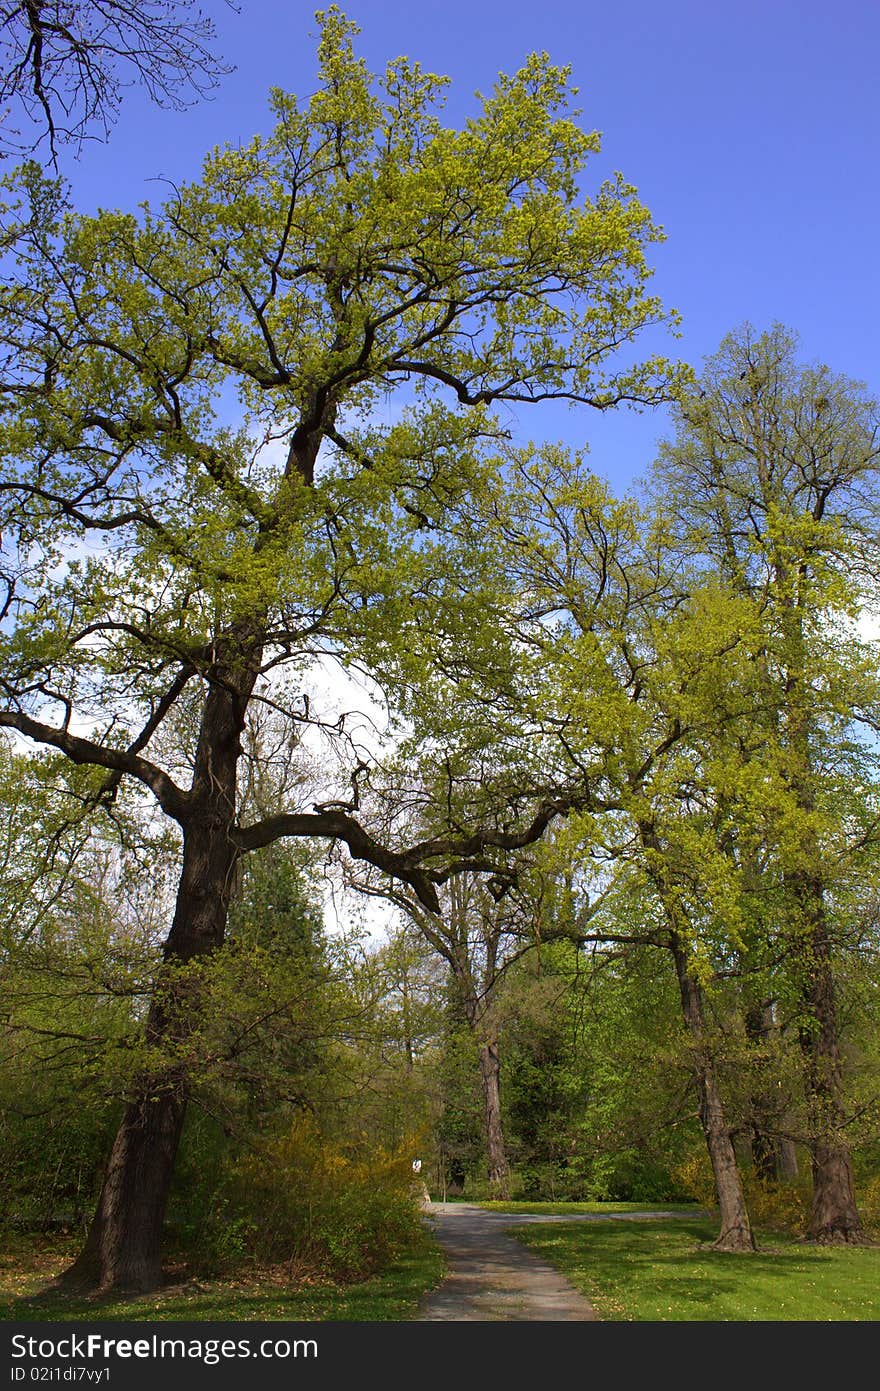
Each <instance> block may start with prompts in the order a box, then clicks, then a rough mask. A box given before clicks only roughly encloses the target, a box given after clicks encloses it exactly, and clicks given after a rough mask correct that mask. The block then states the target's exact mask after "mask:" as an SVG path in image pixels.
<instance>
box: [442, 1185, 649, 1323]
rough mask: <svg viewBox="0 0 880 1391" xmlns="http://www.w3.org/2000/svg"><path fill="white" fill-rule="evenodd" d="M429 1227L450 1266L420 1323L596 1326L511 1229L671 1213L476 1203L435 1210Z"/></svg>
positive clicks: (592, 1314)
mask: <svg viewBox="0 0 880 1391" xmlns="http://www.w3.org/2000/svg"><path fill="white" fill-rule="evenodd" d="M425 1212H426V1217H427V1220H428V1222H429V1224H430V1226H431V1227H432V1229H433V1231H434V1235H435V1236H436V1238H437V1240H438V1241H439V1243H440V1245H441V1246H442V1247H443V1249H444V1251H445V1252H446V1255H447V1258H448V1265H449V1269H448V1274H447V1276H446V1279H445V1280H444V1281H443V1283H442V1284H441V1285H440V1286H439V1288H438V1289H436V1290H434V1291H433V1292H432V1293H431V1294H429V1295H428V1296H427V1298H426V1299H425V1300H424V1301H423V1303H422V1307H421V1312H420V1313H419V1319H420V1320H421V1321H422V1322H425V1321H433V1320H438V1319H480V1320H500V1319H517V1320H521V1319H541V1320H554V1321H560V1320H580V1321H582V1322H587V1321H590V1320H595V1319H596V1317H597V1315H596V1311H595V1309H594V1308H593V1306H592V1304H590V1303H589V1302H588V1301H587V1300H586V1299H585V1298H584V1296H583V1295H582V1294H581V1293H580V1291H579V1290H576V1289H575V1287H574V1285H572V1284H571V1282H570V1281H569V1280H567V1279H566V1278H565V1276H564V1275H561V1274H560V1273H559V1271H558V1270H555V1269H554V1267H553V1266H551V1265H547V1263H546V1261H542V1260H540V1259H539V1258H538V1257H537V1256H535V1255H533V1253H532V1252H531V1251H529V1250H527V1249H526V1247H525V1246H522V1245H520V1243H519V1242H518V1241H516V1240H514V1238H513V1237H512V1236H509V1235H508V1231H507V1229H509V1228H510V1227H515V1226H520V1225H521V1224H524V1223H529V1222H606V1221H608V1219H609V1218H614V1220H615V1221H624V1222H625V1221H638V1220H639V1219H640V1218H645V1217H671V1216H674V1215H675V1214H673V1213H669V1212H659V1211H658V1212H637V1213H626V1212H618V1213H608V1214H607V1215H606V1214H604V1213H591V1212H590V1213H587V1212H579V1213H573V1214H571V1215H570V1216H559V1215H556V1214H554V1215H553V1216H547V1215H545V1214H542V1213H516V1214H512V1213H509V1212H487V1211H486V1210H485V1208H481V1207H477V1206H476V1205H475V1204H474V1203H448V1204H446V1203H431V1204H430V1205H429V1206H428V1207H427V1208H426V1209H425Z"/></svg>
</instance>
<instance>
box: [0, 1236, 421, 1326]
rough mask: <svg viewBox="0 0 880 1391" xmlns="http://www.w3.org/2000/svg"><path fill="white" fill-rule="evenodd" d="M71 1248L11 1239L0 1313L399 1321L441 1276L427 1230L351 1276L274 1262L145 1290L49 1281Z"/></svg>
mask: <svg viewBox="0 0 880 1391" xmlns="http://www.w3.org/2000/svg"><path fill="white" fill-rule="evenodd" d="M72 1254H73V1249H72V1247H71V1246H70V1244H69V1243H67V1242H64V1241H59V1240H58V1239H57V1238H56V1239H52V1240H48V1239H42V1238H37V1239H34V1240H32V1241H30V1242H28V1241H24V1240H21V1239H19V1240H17V1241H16V1242H15V1243H14V1244H11V1245H7V1247H6V1248H5V1249H4V1250H3V1251H2V1253H0V1320H5V1321H8V1320H23V1321H24V1320H37V1321H40V1320H63V1321H66V1320H72V1319H77V1320H79V1319H85V1318H90V1319H107V1320H118V1319H123V1320H129V1321H145V1322H152V1321H156V1320H161V1321H163V1322H164V1321H165V1320H169V1321H174V1320H184V1321H186V1320H191V1321H192V1322H198V1321H200V1320H230V1321H238V1320H243V1319H249V1320H256V1321H273V1322H274V1321H276V1320H279V1319H283V1320H285V1321H290V1322H294V1323H298V1322H304V1321H309V1322H311V1321H315V1322H325V1321H327V1320H334V1319H335V1320H340V1321H345V1322H352V1323H360V1322H386V1321H393V1322H401V1321H404V1320H408V1319H412V1318H414V1317H415V1314H416V1312H417V1309H418V1305H419V1301H420V1300H421V1298H422V1296H423V1295H424V1294H425V1293H426V1291H427V1290H430V1289H433V1288H434V1287H435V1285H437V1284H438V1283H439V1281H440V1279H441V1277H442V1274H443V1269H444V1263H443V1256H442V1254H441V1252H440V1251H439V1250H438V1249H437V1247H436V1246H435V1244H434V1243H433V1242H432V1241H431V1239H430V1237H429V1236H428V1234H427V1233H424V1234H423V1236H422V1237H421V1239H420V1241H419V1244H418V1246H417V1247H415V1248H414V1249H413V1250H412V1252H410V1253H409V1254H408V1255H406V1256H404V1257H402V1258H401V1259H400V1260H399V1261H398V1262H397V1263H396V1265H395V1266H394V1268H393V1269H391V1270H387V1271H385V1272H384V1273H383V1274H381V1275H375V1276H373V1277H372V1278H371V1279H368V1280H363V1281H360V1282H358V1283H357V1284H351V1285H339V1284H331V1283H327V1282H317V1281H315V1282H309V1281H308V1279H307V1278H306V1277H301V1278H300V1279H299V1280H296V1281H295V1280H290V1279H288V1280H285V1279H284V1277H283V1272H279V1271H278V1270H272V1271H263V1272H259V1271H256V1272H254V1273H253V1274H250V1275H241V1276H239V1277H236V1278H225V1279H196V1280H194V1279H183V1280H181V1281H180V1282H179V1283H176V1284H170V1285H168V1286H166V1288H164V1289H163V1290H161V1291H158V1292H157V1293H155V1294H150V1295H139V1296H136V1297H131V1298H115V1299H87V1298H83V1297H82V1296H71V1295H64V1294H60V1293H58V1292H57V1291H54V1290H49V1289H47V1288H46V1286H47V1283H48V1282H49V1281H51V1280H52V1279H53V1278H54V1276H55V1275H57V1274H58V1273H60V1271H61V1270H63V1269H64V1267H65V1265H67V1264H69V1261H70V1259H71V1256H72Z"/></svg>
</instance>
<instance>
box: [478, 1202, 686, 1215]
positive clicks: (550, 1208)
mask: <svg viewBox="0 0 880 1391" xmlns="http://www.w3.org/2000/svg"><path fill="white" fill-rule="evenodd" d="M480 1207H484V1208H487V1209H488V1210H489V1211H490V1212H544V1213H546V1214H547V1216H548V1217H557V1216H558V1217H564V1216H565V1215H566V1213H569V1212H591V1213H603V1212H606V1213H607V1212H675V1213H680V1214H681V1215H682V1217H687V1216H689V1215H692V1214H694V1213H699V1211H700V1209H699V1207H698V1206H697V1204H696V1203H519V1202H517V1203H514V1202H486V1203H480Z"/></svg>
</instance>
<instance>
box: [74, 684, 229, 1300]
mask: <svg viewBox="0 0 880 1391" xmlns="http://www.w3.org/2000/svg"><path fill="white" fill-rule="evenodd" d="M236 675H238V673H230V672H229V671H226V672H225V673H221V677H222V684H221V681H218V682H217V684H215V685H212V687H211V689H210V690H209V692H208V695H207V698H206V701H205V709H204V714H203V718H202V727H201V731H200V737H199V746H198V751H197V754H196V762H195V770H194V775H193V784H192V792H191V804H190V808H191V809H190V814H189V815H188V816H187V820H186V823H185V826H184V840H183V863H182V869H181V877H180V883H179V886H178V891H177V901H176V905H175V913H174V919H173V922H172V925H171V931H170V933H169V935H168V939H167V941H166V943H165V950H164V966H163V969H162V971H161V973H160V976H159V980H158V982H157V986H156V990H155V993H154V998H153V1002H152V1005H151V1008H150V1011H149V1015H148V1019H147V1027H146V1042H147V1045H148V1047H149V1048H150V1049H151V1050H152V1049H156V1050H157V1051H159V1052H161V1051H162V1050H163V1049H169V1058H170V1057H171V1056H172V1055H173V1053H174V1051H175V1047H176V1045H179V1044H181V1043H182V1042H184V1041H185V1039H186V1038H187V1036H188V1035H190V1034H191V1033H192V1031H193V1030H194V1028H196V1027H197V1025H198V1021H199V1011H200V1002H199V999H198V985H197V980H196V979H195V978H193V977H190V976H186V977H183V978H181V977H180V976H179V974H178V969H177V968H179V967H180V966H182V965H185V964H186V963H187V962H189V961H192V960H194V959H195V958H198V957H201V956H205V955H207V954H208V953H210V952H213V951H215V950H216V949H217V948H218V947H219V946H220V945H221V944H222V942H223V936H224V932H225V929H226V920H227V915H228V910H229V902H230V898H231V895H232V890H233V881H234V877H235V866H236V861H237V851H236V849H235V845H234V842H233V839H232V837H231V835H230V832H231V830H232V827H233V825H234V822H235V796H236V768H237V762H238V757H239V754H240V744H239V736H240V734H241V730H242V727H243V722H244V711H245V708H246V704H247V697H248V695H249V692H250V688H251V686H252V684H253V683H252V681H251V682H250V684H248V682H247V680H244V681H242V680H240V679H239V690H238V693H237V694H236V693H235V692H234V690H233V689H231V687H232V685H233V679H234V676H236ZM188 1094H189V1082H188V1078H187V1075H186V1070H185V1068H184V1067H183V1066H182V1065H181V1064H180V1063H179V1062H174V1063H173V1064H172V1063H170V1062H169V1064H168V1066H166V1067H162V1066H161V1065H160V1066H159V1068H158V1070H157V1071H151V1072H150V1073H149V1074H145V1075H142V1076H141V1078H140V1079H139V1081H138V1083H137V1086H136V1090H135V1093H134V1095H133V1097H132V1099H131V1100H130V1102H129V1104H128V1106H127V1107H126V1110H125V1114H124V1115H123V1118H122V1122H121V1124H120V1126H119V1130H118V1132H117V1134H116V1138H115V1140H114V1142H113V1147H112V1149H111V1152H110V1158H109V1161H108V1164H107V1169H106V1173H105V1178H104V1183H103V1186H102V1189H101V1195H100V1198H99V1200H98V1206H97V1210H96V1212H95V1216H94V1219H93V1221H92V1225H91V1228H90V1230H89V1234H88V1237H87V1239H86V1243H85V1246H84V1247H83V1250H82V1252H81V1253H80V1255H79V1256H78V1258H77V1260H76V1261H75V1262H74V1264H73V1266H72V1267H71V1268H70V1269H69V1270H68V1271H67V1272H66V1273H65V1275H64V1276H63V1277H62V1283H64V1284H65V1285H71V1286H74V1287H78V1288H88V1289H98V1290H101V1291H109V1290H114V1291H123V1290H126V1291H128V1290H131V1291H141V1292H142V1291H148V1290H153V1289H156V1288H158V1286H159V1285H160V1284H161V1282H162V1268H161V1238H162V1227H163V1224H164V1220H165V1211H166V1207H167V1204H168V1195H169V1191H170V1187H171V1178H172V1174H173V1169H174V1160H175V1157H176V1154H177V1148H178V1144H179V1142H180V1136H181V1133H182V1130H183V1123H184V1119H185V1116H186V1106H187V1099H188Z"/></svg>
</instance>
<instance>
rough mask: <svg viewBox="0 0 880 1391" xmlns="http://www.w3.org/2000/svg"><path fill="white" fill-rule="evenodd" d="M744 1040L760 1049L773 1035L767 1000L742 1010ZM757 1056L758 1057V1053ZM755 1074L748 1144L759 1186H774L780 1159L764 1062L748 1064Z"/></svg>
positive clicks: (769, 1006)
mask: <svg viewBox="0 0 880 1391" xmlns="http://www.w3.org/2000/svg"><path fill="white" fill-rule="evenodd" d="M745 1025H746V1037H747V1038H748V1039H749V1041H750V1043H753V1044H755V1045H756V1046H757V1047H758V1048H761V1047H762V1046H763V1045H764V1043H765V1042H766V1040H767V1038H768V1037H769V1035H770V1034H771V1033H772V1032H773V1029H774V1023H773V1010H772V1006H771V1005H770V1004H769V1003H768V1002H767V1001H766V1000H761V1001H753V1002H752V1003H751V1004H749V1005H748V1006H747V1008H746V1011H745ZM759 1057H760V1054H759ZM751 1069H753V1070H754V1071H755V1073H756V1085H755V1086H753V1087H752V1089H751V1096H750V1098H749V1100H750V1110H751V1127H750V1142H751V1151H752V1166H753V1168H754V1170H755V1177H756V1178H757V1179H758V1182H759V1183H763V1184H768V1183H777V1182H778V1180H779V1157H778V1152H777V1147H776V1144H775V1142H774V1140H773V1138H772V1135H771V1134H770V1133H769V1125H768V1122H769V1123H770V1125H772V1117H773V1107H772V1105H771V1104H770V1103H769V1101H768V1098H767V1094H766V1081H765V1080H764V1079H765V1073H766V1062H764V1061H763V1060H762V1061H760V1063H758V1062H756V1063H751V1064H750V1070H751Z"/></svg>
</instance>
